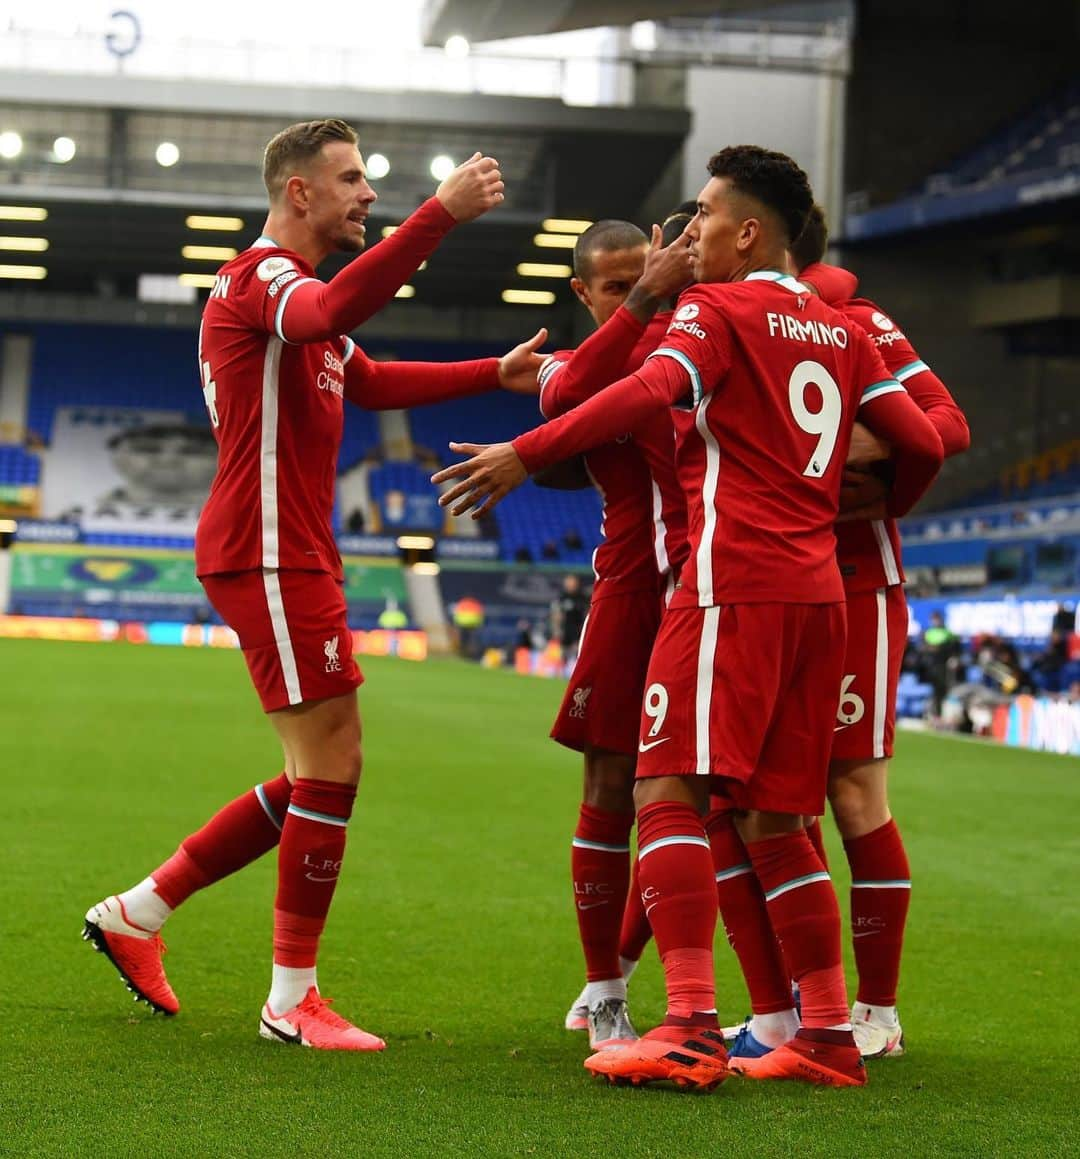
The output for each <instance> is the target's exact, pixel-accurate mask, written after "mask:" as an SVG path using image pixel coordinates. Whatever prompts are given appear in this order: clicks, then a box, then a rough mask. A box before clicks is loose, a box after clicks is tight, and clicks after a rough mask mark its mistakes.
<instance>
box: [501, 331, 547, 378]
mask: <svg viewBox="0 0 1080 1159" xmlns="http://www.w3.org/2000/svg"><path fill="white" fill-rule="evenodd" d="M547 337H548V332H547V330H546V329H545V328H544V327H543V326H541V327H540V329H539V330H537V332H536V333H535V334H534V335H533V336H532V337H531V338H530V339H528V341H526V342H522V343H520V344H519V345H517V346H515V347H514V349H513V350H509V351H507V352H506V353H505V354H504V355H503V356H502V358H500V359H499V385H500V386H501V387H502V388H503V390H509V391H512V392H513V393H514V394H539V393H540V384H539V383H538V382H537V381H536V376H537V375H538V374H539V373H540V367H541V366H543V365H544V363H545V362H546V361H547V357H546V355H543V354H537V353H536V352H537V350H539V349H540V347H541V346H543V345H544V343H545V342H546V341H547Z"/></svg>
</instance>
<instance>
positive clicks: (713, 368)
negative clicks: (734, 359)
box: [645, 286, 731, 405]
mask: <svg viewBox="0 0 1080 1159" xmlns="http://www.w3.org/2000/svg"><path fill="white" fill-rule="evenodd" d="M727 327H728V323H727V319H726V318H725V317H724V314H723V312H722V310H721V309H720V307H719V305H718V304H717V302H716V301H715V299H714V294H713V293H711V292H710V290H709V289H708V288H707V287H705V286H693V287H691V288H690V289H689V290H687V291H686V292H685V293H684V294H683V295H682V297H680V298H679V305H678V308H677V309H676V311H675V313H674V314H673V315H672V317H671V322H670V324H669V325H668V329H667V333H666V334H665V335H664V337H663V338H662V339H661V340H660V345H659V346H657V348H656V349H655V350H654V351H653V352H652V354H650V355H649V357H648V359H646V363H645V364H646V366H648V365H649V363H650V362H653V361H656V360H658V359H663V360H664V361H671V362H675V363H677V364H678V365H679V366H681V367H682V368H683V369H684V370H685V371H686V374H687V376H688V377H689V379H690V387H691V390H692V393H693V403H694V405H696V404H697V403H699V402H700V401H701V400H702V398H703V397H704V396H705V395H707V394H711V393H712V392H713V390H715V389H716V387H717V386H718V385H719V384H720V382H721V380H722V379H723V378H724V376H725V375H726V374H727V372H728V369H729V367H730V366H731V355H730V344H729V342H728V338H727Z"/></svg>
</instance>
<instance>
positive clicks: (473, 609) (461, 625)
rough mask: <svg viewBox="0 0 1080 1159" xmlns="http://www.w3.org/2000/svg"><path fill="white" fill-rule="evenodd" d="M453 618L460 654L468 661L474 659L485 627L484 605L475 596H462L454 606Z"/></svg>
mask: <svg viewBox="0 0 1080 1159" xmlns="http://www.w3.org/2000/svg"><path fill="white" fill-rule="evenodd" d="M453 616H454V627H455V628H457V634H458V652H459V653H460V654H461V655H462V656H464V657H465V658H466V659H473V658H474V657H475V655H476V648H477V636H478V634H479V632H480V629H481V628H482V627H483V626H484V605H483V604H482V603H481V602H480V601H479V600H478V599H477V598H476V597H475V596H470V595H465V596H462V597H461V599H460V600H458V602H457V603H456V604H454V607H453Z"/></svg>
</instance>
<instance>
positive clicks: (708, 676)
mask: <svg viewBox="0 0 1080 1159" xmlns="http://www.w3.org/2000/svg"><path fill="white" fill-rule="evenodd" d="M704 612H705V614H704V615H703V616H702V622H701V643H700V644H699V645H698V664H697V692H696V694H695V697H694V731H695V733H696V736H697V770H696V772H697V775H698V776H699V777H707V776H709V775H710V774H711V773H712V759H711V758H712V753H711V751H710V747H709V724H710V720H711V717H712V692H713V680H714V673H713V663H714V660H715V658H716V637H717V633H718V631H719V627H720V608H719V607H716V606H713V607H711V608H705V609H704Z"/></svg>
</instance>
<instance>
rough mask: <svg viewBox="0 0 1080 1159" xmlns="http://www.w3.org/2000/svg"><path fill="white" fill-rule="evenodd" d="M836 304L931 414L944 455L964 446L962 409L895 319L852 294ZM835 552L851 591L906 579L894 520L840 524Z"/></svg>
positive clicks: (909, 392)
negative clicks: (864, 334) (858, 327)
mask: <svg viewBox="0 0 1080 1159" xmlns="http://www.w3.org/2000/svg"><path fill="white" fill-rule="evenodd" d="M836 308H837V309H838V310H839V311H840V312H841V313H842V314H843V315H844V317H845V318H847V319H849V320H850V321H852V322H855V323H856V324H857V325H859V326H860V327H861V328H862V329H863V330H865V331H866V333H867V334H869V335H870V340H871V341H872V342H873V344H874V345H875V346H876V347H877V350H878V353H879V354H880V355H881V358H882V361H883V362H884V363H885V366H886V369H888V371H889V372H890V374H892V376H893V377H894V378H895V379H896V380H897V381H898V382H901V383H903V384H904V387H905V389H906V390H907V392H908V394H910V395H911V397H912V399H913V400H914V401H915V403H916V404H917V405H918V407H919V409H920V410H921V411H923V412H924V413H925V414H927V415H928V416H929V417H930V421H931V422H933V424H934V426H935V428H936V429H937V431H938V434H939V435H941V439H942V443H943V444H944V449H945V455H946V457H948V456H949V455H951V454H956V453H957V452H958V451H961V450H964V449H966V447H967V444H968V432H967V423H966V421H965V420H964V416H963V412H962V411H961V410H960V408H959V407H958V406H957V405H956V403H955V401H954V400H953V398H952V395H950V394H949V392H948V390H946V388H945V386H944V385H943V384H942V383H941V381H940V380H939V379H938V378H937V376H936V375H935V374H934V373H933V372H932V371H931V370H930V368H929V367H928V366H927V365H926V363H925V362H923V360H922V359H921V358H920V357H919V356H918V354H916V352H915V350H914V348H913V347H912V345H911V343H910V342H909V341H908V340H907V338H906V337H905V336H904V334H903V332H902V331H901V330H900V329H899V327H898V326H897V325H896V323H895V322H894V321H893V320H892V319H891V318H890V317H889V316H888V315H887V314H885V313H883V312H882V310H881V309H880V308H879V307H878V306H876V305H875V304H874V303H873V302H870V301H868V300H867V299H865V298H853V299H851V300H850V301H847V302H843V303H840V304H838V305H837V307H836ZM836 556H837V562H838V563H839V564H840V574H841V576H842V577H843V580H844V587H845V589H846V590H847V591H849V592H863V591H872V590H874V589H876V588H883V587H892V586H894V585H896V584H902V583H903V582H904V569H903V565H902V562H901V551H900V532H899V530H898V529H897V526H896V520H895V519H860V520H855V521H849V522H844V523H838V524H837V525H836Z"/></svg>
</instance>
